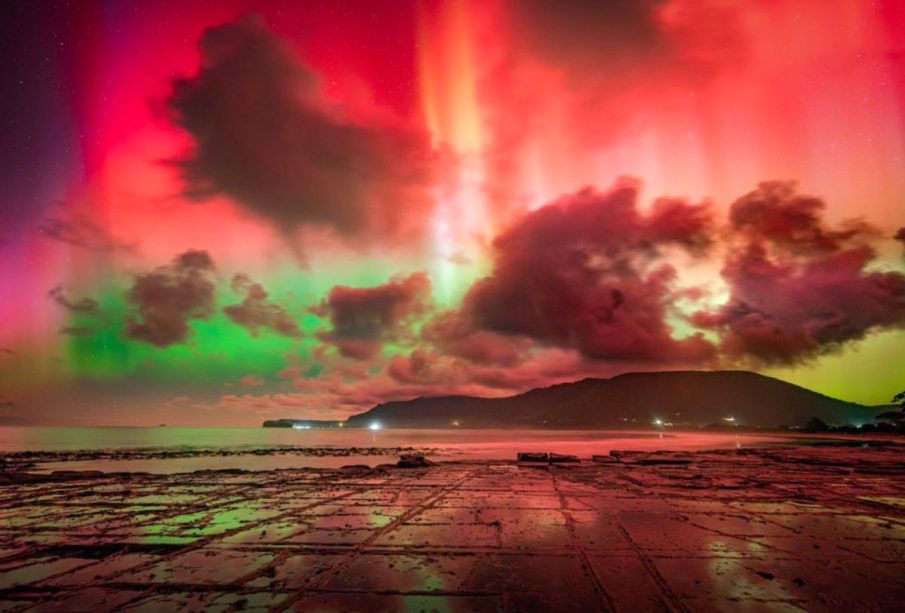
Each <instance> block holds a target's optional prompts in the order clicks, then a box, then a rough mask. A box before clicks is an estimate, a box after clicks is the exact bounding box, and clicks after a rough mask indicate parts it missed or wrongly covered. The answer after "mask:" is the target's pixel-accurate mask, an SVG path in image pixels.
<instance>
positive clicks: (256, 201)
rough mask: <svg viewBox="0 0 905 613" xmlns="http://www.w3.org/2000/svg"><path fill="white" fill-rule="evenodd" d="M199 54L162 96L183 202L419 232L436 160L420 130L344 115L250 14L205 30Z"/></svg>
mask: <svg viewBox="0 0 905 613" xmlns="http://www.w3.org/2000/svg"><path fill="white" fill-rule="evenodd" d="M201 53H202V67H201V69H200V71H199V72H198V73H197V74H196V75H195V76H194V77H191V78H182V79H177V80H176V81H175V82H174V85H173V92H172V95H171V97H170V99H169V106H170V108H171V110H172V114H173V119H174V121H175V122H176V124H177V125H178V126H179V127H181V128H182V129H184V130H185V131H186V132H187V133H188V134H189V135H190V136H191V137H192V141H193V146H192V148H191V150H190V151H189V152H188V153H186V155H185V156H184V157H182V158H181V159H179V160H178V161H177V165H178V167H179V169H180V170H181V172H182V175H183V178H184V180H185V185H186V195H187V196H189V197H191V198H194V199H204V198H208V197H210V196H214V195H217V194H224V195H227V196H229V197H231V198H232V199H234V200H235V201H236V202H238V203H239V204H241V205H242V206H243V207H245V208H246V209H248V210H250V211H252V212H254V213H256V214H257V215H260V216H262V217H263V218H265V219H267V220H269V221H271V222H272V223H273V224H275V225H276V227H277V228H278V229H279V230H280V231H282V232H285V233H291V232H292V231H294V230H296V229H298V228H299V227H302V226H320V227H326V228H329V229H331V230H333V231H335V232H336V233H338V234H339V235H342V236H344V237H355V238H356V240H358V241H362V240H363V241H366V242H372V241H381V240H384V239H387V238H388V237H389V236H392V235H396V234H400V233H406V232H412V231H416V230H420V228H421V225H422V223H423V222H424V217H425V215H426V214H427V213H428V212H429V210H430V207H431V198H430V193H429V189H428V188H429V187H430V182H431V176H432V166H433V163H434V161H433V160H434V154H433V151H432V149H431V147H430V144H429V140H428V137H427V135H426V134H422V133H418V132H416V131H415V130H413V129H411V128H409V127H408V126H401V125H397V124H394V123H390V122H387V121H381V122H377V121H373V122H367V123H365V122H362V121H357V120H353V119H352V118H350V117H348V116H347V115H346V113H344V112H343V111H342V109H341V108H339V107H338V105H336V104H334V103H332V102H331V101H330V100H328V99H327V98H326V97H325V96H324V94H323V92H322V91H321V88H320V84H319V79H318V76H317V75H316V74H315V73H314V72H313V71H312V69H311V68H309V67H308V66H307V65H305V64H304V63H303V62H302V61H300V59H299V58H298V57H297V55H296V53H295V52H294V51H293V50H292V49H291V48H290V46H289V45H288V44H287V43H285V42H283V41H282V40H280V39H278V38H277V37H276V36H274V35H273V34H272V33H270V32H269V31H268V30H267V29H266V27H265V26H264V24H263V21H262V20H261V19H260V18H257V17H255V16H246V17H244V18H242V19H240V20H238V21H236V22H234V23H230V24H227V25H223V26H220V27H216V28H210V29H208V30H207V31H206V33H205V34H204V37H203V39H202V41H201Z"/></svg>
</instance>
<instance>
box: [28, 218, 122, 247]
mask: <svg viewBox="0 0 905 613" xmlns="http://www.w3.org/2000/svg"><path fill="white" fill-rule="evenodd" d="M38 229H39V230H40V232H41V233H42V234H43V235H44V236H46V237H48V238H52V239H54V240H58V241H60V242H63V243H67V244H69V245H75V246H76V247H82V248H84V249H90V250H92V251H101V252H107V253H112V252H115V251H120V252H128V253H131V252H134V251H135V245H130V244H128V243H124V242H122V241H119V240H117V239H116V238H115V237H113V236H112V235H111V234H110V233H109V232H108V231H107V230H106V229H105V228H103V227H102V226H100V225H99V224H98V223H96V222H94V221H93V220H91V219H89V218H88V217H87V216H85V215H80V214H74V215H71V216H70V217H69V218H68V219H66V218H63V217H50V218H47V219H44V220H42V221H41V224H40V226H39V228H38Z"/></svg>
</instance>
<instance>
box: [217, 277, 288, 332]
mask: <svg viewBox="0 0 905 613" xmlns="http://www.w3.org/2000/svg"><path fill="white" fill-rule="evenodd" d="M232 287H233V289H234V290H235V291H237V292H238V291H244V292H245V300H243V301H242V303H241V304H234V305H231V306H228V307H226V308H224V309H223V312H224V313H226V315H227V317H229V318H230V319H231V320H232V321H233V322H235V323H237V324H239V325H240V326H242V327H243V328H246V329H248V331H249V332H250V333H251V335H252V336H257V334H258V331H259V330H260V329H261V328H269V329H271V330H273V331H274V332H276V333H277V334H280V335H282V336H288V337H291V338H300V337H301V336H302V332H301V330H299V326H298V324H297V323H296V322H295V321H293V320H292V318H291V317H290V316H289V314H288V313H287V312H286V310H285V309H284V308H283V307H281V306H280V305H278V304H275V303H273V302H270V301H269V300H268V299H267V297H268V294H267V292H266V291H265V290H264V288H263V287H261V285H260V284H259V283H252V281H251V280H250V279H249V278H248V276H246V275H242V274H239V275H236V276H235V277H233V280H232Z"/></svg>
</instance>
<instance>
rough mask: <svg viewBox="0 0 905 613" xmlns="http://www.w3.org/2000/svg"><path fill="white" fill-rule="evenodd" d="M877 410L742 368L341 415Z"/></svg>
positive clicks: (526, 424) (607, 423)
mask: <svg viewBox="0 0 905 613" xmlns="http://www.w3.org/2000/svg"><path fill="white" fill-rule="evenodd" d="M876 414H877V410H876V408H874V407H866V406H863V405H860V404H854V403H850V402H844V401H842V400H837V399H834V398H830V397H828V396H824V395H822V394H818V393H816V392H813V391H811V390H808V389H805V388H803V387H799V386H797V385H793V384H791V383H786V382H784V381H780V380H778V379H773V378H771V377H766V376H764V375H759V374H756V373H752V372H744V371H713V372H701V371H677V372H653V373H629V374H624V375H619V376H617V377H613V378H611V379H584V380H582V381H576V382H574V383H563V384H560V385H553V386H551V387H546V388H541V389H535V390H531V391H529V392H525V393H524V394H519V395H517V396H510V397H507V398H475V397H471V396H442V397H430V398H415V399H414V400H407V401H394V402H386V403H383V404H379V405H377V406H376V407H374V408H373V409H371V410H369V411H367V412H365V413H359V414H357V415H353V416H352V417H350V418H349V419H347V420H346V426H348V427H367V426H368V425H370V424H372V423H374V422H379V423H380V425H381V426H382V427H389V428H449V427H455V426H456V425H458V427H462V428H570V429H584V428H618V427H623V428H625V427H633V426H634V427H639V426H643V427H648V426H650V425H651V424H652V423H653V421H654V420H655V419H660V420H662V421H663V422H668V423H672V424H673V425H675V426H680V425H689V426H703V425H707V424H711V423H723V424H728V423H731V422H727V421H725V418H733V419H734V420H735V422H734V423H737V424H739V425H741V426H755V427H764V428H770V427H776V426H800V425H803V424H805V423H806V422H807V421H808V420H809V419H810V418H812V417H815V416H816V417H819V418H820V419H822V420H823V421H825V422H826V423H828V424H831V425H832V424H838V425H843V424H850V423H861V422H866V421H869V420H870V419H871V418H872V417H873V416H874V415H876Z"/></svg>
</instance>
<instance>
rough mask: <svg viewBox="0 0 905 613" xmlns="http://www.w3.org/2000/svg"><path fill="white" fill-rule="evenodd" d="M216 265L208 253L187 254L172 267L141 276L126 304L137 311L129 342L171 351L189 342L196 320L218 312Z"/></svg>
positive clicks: (131, 318) (130, 324)
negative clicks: (146, 344) (194, 320)
mask: <svg viewBox="0 0 905 613" xmlns="http://www.w3.org/2000/svg"><path fill="white" fill-rule="evenodd" d="M213 273H214V262H213V260H212V259H211V257H210V255H208V253H207V252H205V251H186V252H185V253H183V254H181V255H179V256H177V257H176V258H175V259H174V260H173V263H172V264H169V265H168V266H161V267H160V268H158V269H157V270H155V271H153V272H147V273H142V274H139V275H137V276H136V277H135V281H134V283H133V285H132V287H131V288H130V289H129V291H128V292H127V293H126V301H127V302H128V303H129V304H131V305H133V306H134V307H135V312H134V313H133V314H131V315H130V316H129V318H128V320H127V322H126V331H125V334H126V336H127V337H128V338H131V339H134V340H138V341H143V342H145V343H150V344H151V345H154V346H156V347H168V346H170V345H173V344H175V343H182V342H184V341H185V340H186V339H188V337H189V335H190V333H191V329H190V328H189V325H188V323H189V321H190V320H192V319H207V318H208V317H210V316H211V315H212V314H213V312H214V281H213V278H212V277H213Z"/></svg>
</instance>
